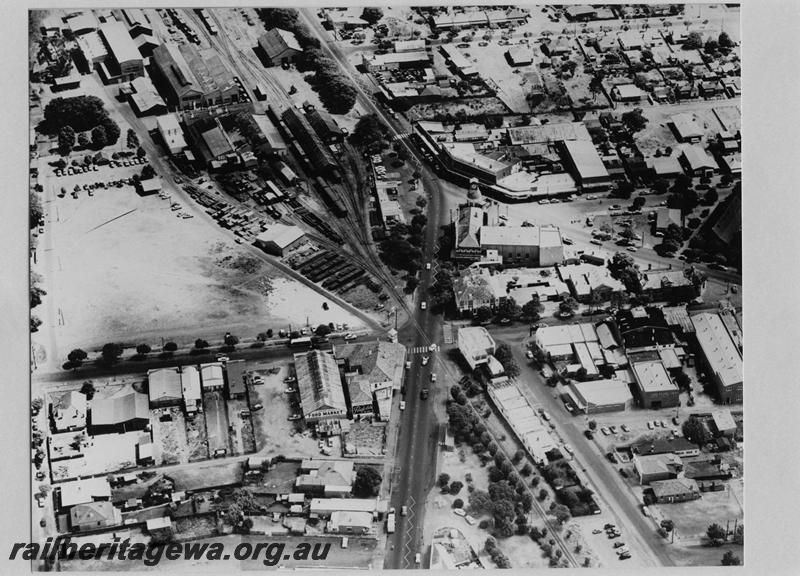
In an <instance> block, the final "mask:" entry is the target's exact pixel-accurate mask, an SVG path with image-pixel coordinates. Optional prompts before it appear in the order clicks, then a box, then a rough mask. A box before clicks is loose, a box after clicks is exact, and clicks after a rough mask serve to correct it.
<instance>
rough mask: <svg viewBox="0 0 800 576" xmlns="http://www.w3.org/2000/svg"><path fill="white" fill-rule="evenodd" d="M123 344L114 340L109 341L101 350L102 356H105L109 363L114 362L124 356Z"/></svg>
mask: <svg viewBox="0 0 800 576" xmlns="http://www.w3.org/2000/svg"><path fill="white" fill-rule="evenodd" d="M122 350H123V348H122V344H116V343H114V342H109V343H108V344H106V345H105V346H103V349H102V350H101V352H100V356H101V357H102V358H103V361H105V362H106V363H107V364H113V363H114V362H116V361H117V360H118V359H119V357H120V356H122Z"/></svg>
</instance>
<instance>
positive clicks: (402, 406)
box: [400, 400, 406, 411]
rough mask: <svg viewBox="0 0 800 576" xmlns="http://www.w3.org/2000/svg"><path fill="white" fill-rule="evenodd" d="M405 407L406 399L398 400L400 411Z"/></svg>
mask: <svg viewBox="0 0 800 576" xmlns="http://www.w3.org/2000/svg"><path fill="white" fill-rule="evenodd" d="M405 409H406V401H405V400H400V410H401V411H402V410H405Z"/></svg>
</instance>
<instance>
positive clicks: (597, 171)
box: [564, 140, 608, 180]
mask: <svg viewBox="0 0 800 576" xmlns="http://www.w3.org/2000/svg"><path fill="white" fill-rule="evenodd" d="M564 148H565V149H566V151H567V154H569V156H570V158H571V159H572V162H573V164H574V165H575V169H576V170H577V171H578V176H579V177H580V178H581V179H582V180H587V179H591V178H608V170H606V167H605V164H603V160H602V159H601V158H600V154H598V153H597V148H595V147H594V144H593V143H592V142H591V141H589V140H573V141H565V142H564Z"/></svg>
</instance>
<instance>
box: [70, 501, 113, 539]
mask: <svg viewBox="0 0 800 576" xmlns="http://www.w3.org/2000/svg"><path fill="white" fill-rule="evenodd" d="M121 524H122V512H121V511H120V509H119V508H115V507H114V505H113V504H112V503H111V502H88V503H86V504H78V505H77V506H73V507H72V509H70V511H69V525H70V529H71V530H72V531H73V532H88V531H91V530H101V529H103V528H112V527H114V526H119V525H121Z"/></svg>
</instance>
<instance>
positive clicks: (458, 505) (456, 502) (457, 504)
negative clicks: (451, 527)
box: [453, 498, 464, 508]
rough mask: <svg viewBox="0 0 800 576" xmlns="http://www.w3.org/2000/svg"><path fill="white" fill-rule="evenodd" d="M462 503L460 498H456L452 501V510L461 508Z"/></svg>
mask: <svg viewBox="0 0 800 576" xmlns="http://www.w3.org/2000/svg"><path fill="white" fill-rule="evenodd" d="M463 507H464V501H463V500H462V499H461V498H456V499H455V500H453V508H463Z"/></svg>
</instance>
